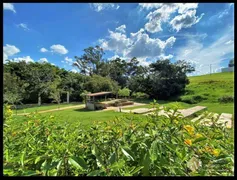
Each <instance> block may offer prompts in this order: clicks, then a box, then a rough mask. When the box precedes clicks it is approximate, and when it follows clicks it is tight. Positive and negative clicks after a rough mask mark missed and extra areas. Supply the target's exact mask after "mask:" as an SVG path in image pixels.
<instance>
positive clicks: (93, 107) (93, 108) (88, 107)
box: [86, 102, 95, 110]
mask: <svg viewBox="0 0 237 180" xmlns="http://www.w3.org/2000/svg"><path fill="white" fill-rule="evenodd" d="M86 107H87V109H89V110H95V105H94V103H90V102H87V103H86Z"/></svg>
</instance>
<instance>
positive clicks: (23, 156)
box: [21, 150, 25, 166]
mask: <svg viewBox="0 0 237 180" xmlns="http://www.w3.org/2000/svg"><path fill="white" fill-rule="evenodd" d="M24 159H25V150H24V151H23V153H22V155H21V165H22V166H24Z"/></svg>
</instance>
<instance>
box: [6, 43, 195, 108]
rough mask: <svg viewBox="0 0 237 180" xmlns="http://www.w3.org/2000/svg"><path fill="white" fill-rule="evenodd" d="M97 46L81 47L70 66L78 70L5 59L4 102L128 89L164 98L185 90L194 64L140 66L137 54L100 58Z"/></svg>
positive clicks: (101, 53)
mask: <svg viewBox="0 0 237 180" xmlns="http://www.w3.org/2000/svg"><path fill="white" fill-rule="evenodd" d="M103 56H104V51H103V49H102V48H100V47H99V46H95V47H89V48H86V49H84V54H83V55H82V56H80V57H78V56H75V61H74V63H73V66H75V67H77V68H78V69H79V73H74V72H71V71H67V70H65V69H63V68H59V67H57V66H54V65H51V64H50V63H38V62H30V63H26V62H25V61H20V62H13V61H8V62H7V63H6V64H4V76H3V77H4V78H3V79H4V82H3V83H4V86H3V87H4V88H3V93H4V96H3V97H4V102H5V103H8V104H12V105H17V104H20V103H23V104H30V103H38V105H41V103H42V102H44V103H50V102H52V101H54V102H57V103H60V102H61V101H65V100H66V101H67V102H68V103H69V99H70V100H71V101H81V100H82V96H81V95H82V94H83V93H84V94H85V93H86V92H91V93H94V92H99V91H112V92H113V93H114V94H118V93H119V92H121V93H123V90H124V91H126V92H127V90H128V89H129V93H130V96H131V95H132V94H133V93H136V92H141V93H146V94H148V95H149V97H150V98H159V99H164V100H167V99H169V98H171V97H175V96H177V95H179V94H180V93H182V92H184V90H185V86H186V85H187V84H188V83H189V81H188V78H187V73H191V72H192V71H194V67H192V66H191V64H190V63H187V62H186V61H184V60H182V61H181V60H179V61H176V62H175V63H171V62H170V60H168V59H167V60H157V61H156V62H154V63H151V64H150V65H149V66H141V65H139V61H138V60H137V58H136V57H133V58H131V59H130V60H127V61H126V60H123V59H121V58H115V59H113V60H110V61H108V60H107V59H105V58H103Z"/></svg>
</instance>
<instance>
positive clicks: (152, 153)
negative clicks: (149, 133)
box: [149, 141, 159, 161]
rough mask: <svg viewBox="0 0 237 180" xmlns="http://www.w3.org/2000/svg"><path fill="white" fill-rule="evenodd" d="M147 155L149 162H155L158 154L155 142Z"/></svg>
mask: <svg viewBox="0 0 237 180" xmlns="http://www.w3.org/2000/svg"><path fill="white" fill-rule="evenodd" d="M149 153H150V158H151V160H152V161H155V160H156V159H157V156H158V154H159V149H158V142H157V141H153V142H152V144H151V148H150V150H149Z"/></svg>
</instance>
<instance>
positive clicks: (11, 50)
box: [3, 44, 20, 63]
mask: <svg viewBox="0 0 237 180" xmlns="http://www.w3.org/2000/svg"><path fill="white" fill-rule="evenodd" d="M19 52H20V49H18V48H17V47H16V46H14V45H9V44H6V46H3V60H4V63H5V60H7V59H8V58H9V56H14V55H15V54H17V53H19Z"/></svg>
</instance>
